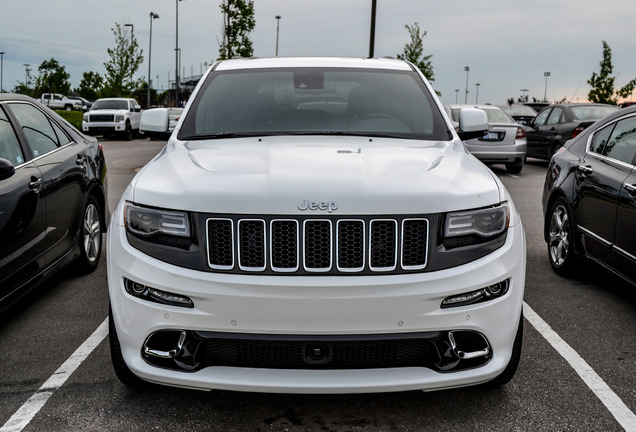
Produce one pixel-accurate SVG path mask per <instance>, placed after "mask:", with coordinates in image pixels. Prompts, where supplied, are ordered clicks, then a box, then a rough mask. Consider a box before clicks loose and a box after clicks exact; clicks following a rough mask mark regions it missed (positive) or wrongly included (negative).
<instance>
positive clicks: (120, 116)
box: [115, 114, 124, 123]
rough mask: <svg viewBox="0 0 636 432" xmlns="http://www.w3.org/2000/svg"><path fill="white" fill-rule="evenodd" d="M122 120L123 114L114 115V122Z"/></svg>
mask: <svg viewBox="0 0 636 432" xmlns="http://www.w3.org/2000/svg"><path fill="white" fill-rule="evenodd" d="M122 121H124V116H123V115H121V114H120V115H116V116H115V123H119V122H122Z"/></svg>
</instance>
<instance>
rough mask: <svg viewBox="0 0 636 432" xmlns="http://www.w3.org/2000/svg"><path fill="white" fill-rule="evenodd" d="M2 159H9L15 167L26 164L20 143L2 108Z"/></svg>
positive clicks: (0, 146)
mask: <svg viewBox="0 0 636 432" xmlns="http://www.w3.org/2000/svg"><path fill="white" fill-rule="evenodd" d="M0 158H3V159H7V160H8V161H9V162H11V163H12V164H13V165H14V166H17V165H20V164H22V163H24V154H23V153H22V148H20V142H19V141H18V137H17V136H16V134H15V131H14V130H13V127H11V123H9V119H8V118H7V115H6V114H5V113H4V111H2V108H0Z"/></svg>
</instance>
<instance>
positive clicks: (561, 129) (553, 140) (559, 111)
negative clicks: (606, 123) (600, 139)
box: [526, 103, 619, 160]
mask: <svg viewBox="0 0 636 432" xmlns="http://www.w3.org/2000/svg"><path fill="white" fill-rule="evenodd" d="M618 109H619V108H618V107H616V106H613V105H605V104H589V103H582V104H555V105H550V106H548V107H546V108H544V109H542V110H541V112H539V114H537V116H536V117H535V118H534V120H532V121H531V122H530V124H529V125H528V128H527V129H526V138H527V141H528V150H527V152H526V154H527V155H528V156H531V157H535V158H539V159H547V160H550V158H551V157H552V155H553V154H554V153H556V151H557V150H558V149H559V148H561V146H563V144H565V142H566V141H567V140H569V139H572V138H574V137H576V136H577V135H578V134H580V133H581V132H583V131H584V130H585V128H587V127H588V126H590V125H591V124H592V123H594V122H595V121H597V120H599V119H602V118H603V117H605V116H606V115H608V114H611V113H613V112H614V111H618Z"/></svg>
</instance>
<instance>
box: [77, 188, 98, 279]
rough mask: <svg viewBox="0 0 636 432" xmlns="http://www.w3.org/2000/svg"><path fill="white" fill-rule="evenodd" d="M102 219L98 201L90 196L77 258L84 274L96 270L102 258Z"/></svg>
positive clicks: (85, 209)
mask: <svg viewBox="0 0 636 432" xmlns="http://www.w3.org/2000/svg"><path fill="white" fill-rule="evenodd" d="M102 219H103V218H102V214H101V211H100V207H99V204H98V203H97V200H96V199H95V197H93V196H92V195H91V196H89V197H88V201H87V202H86V205H85V206H84V211H83V212H82V225H81V227H80V235H79V250H80V256H79V257H78V258H77V262H78V267H79V269H80V270H81V271H82V272H84V273H90V272H92V271H93V270H95V269H96V268H97V265H98V264H99V259H100V257H101V256H102V233H103V231H102V222H101V221H102Z"/></svg>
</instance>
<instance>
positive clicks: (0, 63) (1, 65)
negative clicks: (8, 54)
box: [0, 51, 4, 93]
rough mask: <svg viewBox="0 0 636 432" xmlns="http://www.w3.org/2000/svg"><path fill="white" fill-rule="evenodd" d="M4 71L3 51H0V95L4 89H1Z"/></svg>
mask: <svg viewBox="0 0 636 432" xmlns="http://www.w3.org/2000/svg"><path fill="white" fill-rule="evenodd" d="M3 69H4V51H0V93H4V87H2V78H3V73H4V71H3Z"/></svg>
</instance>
